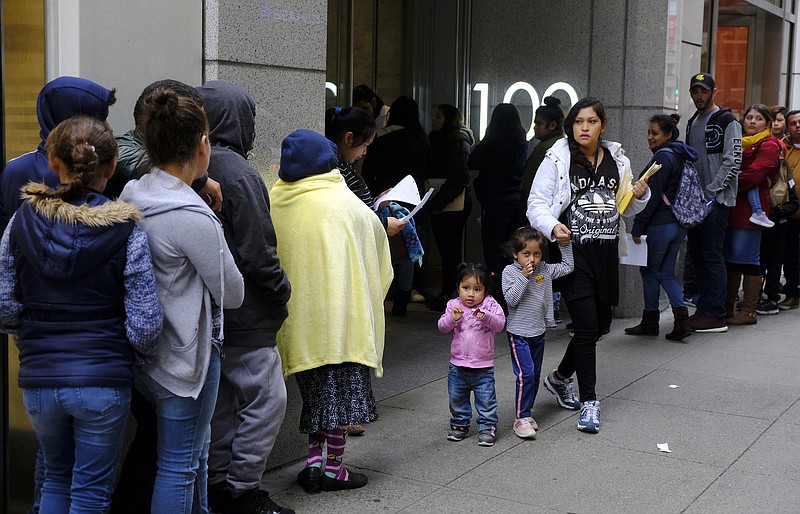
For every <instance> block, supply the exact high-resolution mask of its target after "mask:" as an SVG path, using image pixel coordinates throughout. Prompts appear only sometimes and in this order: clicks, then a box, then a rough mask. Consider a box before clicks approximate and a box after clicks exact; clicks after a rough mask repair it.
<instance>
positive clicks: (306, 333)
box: [270, 170, 393, 378]
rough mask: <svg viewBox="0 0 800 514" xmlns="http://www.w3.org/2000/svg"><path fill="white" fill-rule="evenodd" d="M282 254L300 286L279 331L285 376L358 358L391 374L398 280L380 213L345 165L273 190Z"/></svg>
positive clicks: (294, 286)
mask: <svg viewBox="0 0 800 514" xmlns="http://www.w3.org/2000/svg"><path fill="white" fill-rule="evenodd" d="M270 200H271V202H270V203H271V209H270V212H271V215H272V222H273V224H274V225H275V234H276V236H277V239H278V257H280V260H281V266H283V269H284V270H285V271H286V275H287V277H288V278H289V282H291V284H292V297H291V299H290V300H289V305H288V307H289V317H288V318H287V319H286V321H285V322H284V323H283V326H282V327H281V329H280V331H279V332H278V351H279V352H280V355H281V359H282V360H283V375H284V378H285V377H287V376H289V375H291V374H293V373H297V372H299V371H305V370H308V369H313V368H317V367H320V366H323V365H325V364H340V363H343V362H358V363H361V364H364V365H366V366H369V367H371V368H374V369H375V375H376V376H378V377H380V376H382V375H383V364H382V359H383V344H384V335H385V334H384V331H385V324H384V311H383V300H384V297H385V296H386V293H387V291H388V290H389V285H390V284H391V282H392V278H393V271H392V264H391V257H390V255H389V243H388V240H387V238H386V231H385V230H384V228H383V226H382V225H381V222H380V221H379V220H378V217H377V216H376V215H375V213H374V212H372V210H371V209H370V208H369V207H367V206H366V205H365V204H364V202H362V201H361V200H360V199H359V198H358V197H356V195H354V194H353V193H352V192H351V191H350V190H349V189H348V188H347V185H346V184H345V182H344V179H343V178H342V176H341V174H340V173H339V170H333V171H331V172H328V173H324V174H322V175H312V176H310V177H307V178H304V179H301V180H298V181H297V182H285V181H283V180H278V182H276V183H275V186H273V188H272V191H271V192H270Z"/></svg>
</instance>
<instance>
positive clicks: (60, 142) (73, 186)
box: [26, 114, 117, 200]
mask: <svg viewBox="0 0 800 514" xmlns="http://www.w3.org/2000/svg"><path fill="white" fill-rule="evenodd" d="M45 149H46V150H47V156H48V158H52V157H57V158H58V159H59V160H61V162H62V163H64V166H65V167H66V168H67V170H68V171H69V173H70V175H72V176H74V177H75V178H74V180H72V181H71V182H70V183H69V185H68V186H67V187H63V188H59V189H56V190H55V191H46V192H41V193H38V192H35V191H33V190H30V191H29V190H27V189H26V192H27V193H28V194H34V195H37V196H45V197H61V198H62V199H64V200H69V199H72V198H77V197H79V196H80V195H81V194H82V192H83V190H84V189H86V186H88V185H89V184H90V183H92V181H94V179H95V178H97V173H98V171H101V168H102V167H103V166H106V165H109V164H111V163H113V162H114V159H115V158H116V156H117V140H116V139H114V133H113V132H112V130H111V127H110V126H109V125H108V123H107V122H105V121H100V120H97V119H95V118H92V117H91V116H86V115H83V114H79V115H77V116H73V117H71V118H67V119H66V120H64V121H62V122H61V123H59V124H58V125H57V126H56V128H54V129H53V130H52V131H51V132H50V134H48V136H47V142H46V143H45Z"/></svg>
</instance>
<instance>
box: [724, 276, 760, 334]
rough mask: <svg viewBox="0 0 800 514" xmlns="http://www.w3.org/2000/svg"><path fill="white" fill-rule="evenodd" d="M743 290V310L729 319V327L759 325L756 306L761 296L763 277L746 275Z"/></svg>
mask: <svg viewBox="0 0 800 514" xmlns="http://www.w3.org/2000/svg"><path fill="white" fill-rule="evenodd" d="M743 289H744V299H743V300H742V310H740V311H739V312H738V314H736V316H734V317H732V318H728V320H727V321H728V325H755V324H756V323H758V314H756V306H757V305H758V298H759V296H760V295H761V275H758V276H752V275H745V276H744V288H743Z"/></svg>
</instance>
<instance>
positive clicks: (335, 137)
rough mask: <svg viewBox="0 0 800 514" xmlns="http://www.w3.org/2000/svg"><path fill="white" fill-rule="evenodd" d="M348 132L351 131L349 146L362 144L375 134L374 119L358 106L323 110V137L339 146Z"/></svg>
mask: <svg viewBox="0 0 800 514" xmlns="http://www.w3.org/2000/svg"><path fill="white" fill-rule="evenodd" d="M348 132H352V133H353V142H352V144H351V145H350V146H351V147H356V146H360V145H363V144H364V142H365V141H367V140H369V138H371V137H372V136H373V135H374V134H375V120H374V119H373V118H372V116H370V115H369V113H368V112H367V111H365V110H364V109H362V108H360V107H344V108H342V107H331V108H330V109H328V110H327V111H325V137H327V138H328V139H329V140H331V141H333V142H334V143H336V145H337V146H339V145H340V144H343V143H344V141H343V139H344V135H345V134H347V133H348Z"/></svg>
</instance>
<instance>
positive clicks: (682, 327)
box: [665, 307, 692, 341]
mask: <svg viewBox="0 0 800 514" xmlns="http://www.w3.org/2000/svg"><path fill="white" fill-rule="evenodd" d="M672 316H673V317H674V318H675V322H674V324H673V325H672V332H670V333H669V334H667V335H666V336H665V337H666V338H667V339H669V340H670V341H680V340H681V339H683V338H685V337H689V336H690V335H692V326H691V324H690V323H689V309H687V308H686V307H673V308H672Z"/></svg>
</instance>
